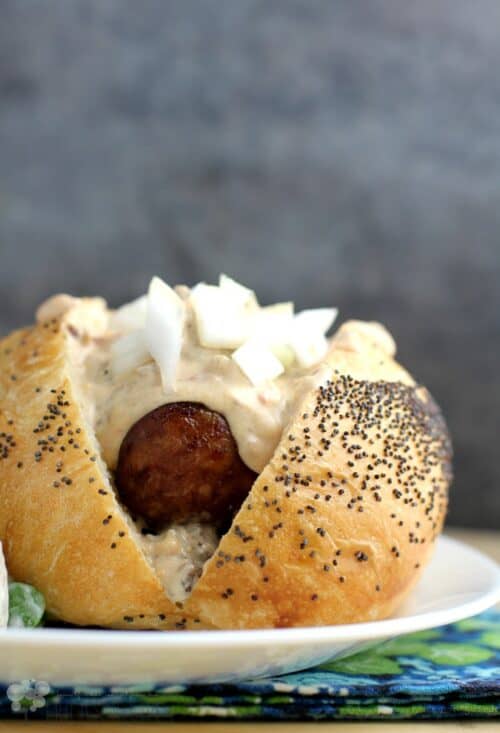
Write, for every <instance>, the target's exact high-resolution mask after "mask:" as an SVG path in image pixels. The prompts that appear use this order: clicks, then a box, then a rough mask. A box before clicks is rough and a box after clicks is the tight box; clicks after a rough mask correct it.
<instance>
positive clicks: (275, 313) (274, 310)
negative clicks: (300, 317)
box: [252, 303, 295, 367]
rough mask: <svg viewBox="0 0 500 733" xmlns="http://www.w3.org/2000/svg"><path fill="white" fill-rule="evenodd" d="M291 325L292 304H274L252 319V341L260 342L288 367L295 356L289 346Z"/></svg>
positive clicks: (260, 309) (260, 310)
mask: <svg viewBox="0 0 500 733" xmlns="http://www.w3.org/2000/svg"><path fill="white" fill-rule="evenodd" d="M292 324H293V303H275V304H274V305H268V306H265V307H264V308H259V310H258V311H257V312H256V313H255V314H254V315H253V317H252V339H255V340H258V341H261V342H262V343H263V344H265V345H266V346H267V347H268V348H269V349H270V350H271V351H272V353H273V354H274V355H275V356H276V357H277V358H278V359H279V360H280V361H281V363H282V364H283V366H285V367H289V366H291V364H292V363H293V361H294V359H295V356H294V352H293V350H292V349H291V348H290V346H289V340H290V331H291V327H292Z"/></svg>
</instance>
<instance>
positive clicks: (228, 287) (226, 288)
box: [219, 274, 257, 305]
mask: <svg viewBox="0 0 500 733" xmlns="http://www.w3.org/2000/svg"><path fill="white" fill-rule="evenodd" d="M219 288H220V289H221V290H222V292H223V293H226V294H227V295H229V296H231V297H232V298H233V300H235V301H237V302H240V303H241V305H246V304H248V303H253V304H254V305H257V297H256V295H255V293H254V291H253V290H250V288H247V287H246V286H245V285H242V284H241V283H239V282H237V281H236V280H233V278H232V277H228V276H227V275H224V274H221V275H220V276H219Z"/></svg>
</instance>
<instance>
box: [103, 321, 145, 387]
mask: <svg viewBox="0 0 500 733" xmlns="http://www.w3.org/2000/svg"><path fill="white" fill-rule="evenodd" d="M110 351H111V362H110V365H111V370H112V372H113V374H114V375H115V376H120V375H121V374H124V373H125V372H129V371H132V370H133V369H137V367H140V366H142V365H143V364H145V363H146V362H147V361H148V360H149V359H150V354H149V348H148V343H147V340H146V332H145V330H144V329H141V330H137V331H131V332H130V333H127V334H125V336H122V337H121V338H119V339H117V340H116V341H113V343H112V344H111V349H110Z"/></svg>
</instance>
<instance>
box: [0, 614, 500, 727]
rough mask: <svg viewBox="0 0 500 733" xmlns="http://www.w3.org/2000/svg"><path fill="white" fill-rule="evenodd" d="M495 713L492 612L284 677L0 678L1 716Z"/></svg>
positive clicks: (496, 658)
mask: <svg viewBox="0 0 500 733" xmlns="http://www.w3.org/2000/svg"><path fill="white" fill-rule="evenodd" d="M499 715H500V613H498V612H495V611H490V612H488V613H484V614H482V615H481V616H476V617H475V618H470V619H466V620H465V621H460V622H459V623H456V624H451V625H449V626H444V627H442V628H439V629H434V630H431V631H423V632H419V633H415V634H409V635H407V636H403V637H399V638H397V639H393V640H392V641H389V642H386V643H385V644H382V645H380V646H378V647H376V648H374V649H371V650H369V651H364V652H362V653H358V654H356V655H354V656H351V657H348V658H345V659H339V660H334V661H332V662H329V663H326V664H322V665H321V666H319V667H315V668H313V669H309V670H307V671H304V672H298V673H296V674H289V675H284V676H282V677H270V678H267V679H260V680H249V681H247V682H241V683H237V684H232V685H229V684H217V685H211V686H187V685H175V686H172V685H170V686H162V685H136V686H126V687H123V686H120V687H101V686H96V687H91V686H81V687H78V688H71V689H69V688H63V687H61V688H56V689H54V688H51V687H50V686H49V685H47V684H46V683H45V682H36V681H33V680H24V681H22V682H19V683H15V684H11V685H9V686H5V685H4V686H3V687H1V688H0V716H1V717H3V718H16V717H17V718H20V717H21V718H22V717H28V718H34V719H36V718H50V719H55V718H57V719H65V718H71V719H101V720H102V719H117V718H119V719H124V720H126V719H142V720H155V719H166V720H167V719H168V720H170V719H193V718H197V719H199V718H203V719H207V720H209V719H241V720H259V719H262V720H334V719H343V720H376V719H386V720H391V719H405V718H411V719H418V718H462V717H469V718H470V717H495V716H499Z"/></svg>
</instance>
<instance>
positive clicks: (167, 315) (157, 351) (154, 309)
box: [146, 277, 186, 391]
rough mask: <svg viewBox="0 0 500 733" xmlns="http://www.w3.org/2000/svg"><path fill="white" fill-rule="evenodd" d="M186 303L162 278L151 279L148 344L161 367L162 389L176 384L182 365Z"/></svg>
mask: <svg viewBox="0 0 500 733" xmlns="http://www.w3.org/2000/svg"><path fill="white" fill-rule="evenodd" d="M185 310H186V308H185V305H184V303H183V301H182V300H181V299H180V298H179V296H178V295H177V293H175V291H174V290H172V288H171V287H169V286H168V285H167V284H166V283H165V282H163V280H161V279H160V278H159V277H154V278H153V279H152V280H151V283H150V285H149V290H148V296H147V315H146V343H147V346H148V349H149V353H150V354H151V356H152V357H153V359H154V360H155V361H156V363H157V364H158V367H159V369H160V373H161V378H162V384H163V389H164V390H165V391H167V390H170V389H173V388H174V387H175V378H176V373H177V366H178V364H179V359H180V354H181V347H182V332H183V328H184V320H185Z"/></svg>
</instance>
